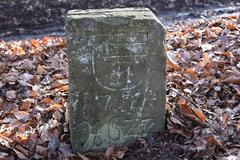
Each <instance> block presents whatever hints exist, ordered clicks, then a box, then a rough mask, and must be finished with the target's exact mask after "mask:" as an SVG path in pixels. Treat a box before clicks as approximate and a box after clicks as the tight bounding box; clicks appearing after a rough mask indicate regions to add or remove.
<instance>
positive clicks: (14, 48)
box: [10, 44, 25, 55]
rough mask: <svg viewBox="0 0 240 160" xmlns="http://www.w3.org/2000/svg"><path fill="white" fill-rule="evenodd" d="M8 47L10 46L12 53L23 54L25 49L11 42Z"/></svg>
mask: <svg viewBox="0 0 240 160" xmlns="http://www.w3.org/2000/svg"><path fill="white" fill-rule="evenodd" d="M10 47H11V51H12V53H13V54H14V55H24V54H25V50H24V49H23V48H22V47H21V46H18V45H14V44H11V45H10Z"/></svg>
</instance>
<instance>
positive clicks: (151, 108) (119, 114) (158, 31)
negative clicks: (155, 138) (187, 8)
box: [66, 8, 166, 152]
mask: <svg viewBox="0 0 240 160" xmlns="http://www.w3.org/2000/svg"><path fill="white" fill-rule="evenodd" d="M66 33H67V40H68V51H69V55H68V56H69V86H70V88H69V116H70V137H71V143H72V148H73V151H74V152H86V151H89V150H104V149H107V148H108V147H110V146H129V145H133V144H134V143H135V142H136V140H137V138H139V137H146V136H149V135H150V134H151V133H154V132H159V131H163V130H164V126H165V109H164V106H165V101H166V93H165V91H166V89H165V84H166V53H165V45H164V38H165V29H164V28H163V26H162V24H161V23H160V22H159V20H158V19H157V18H156V16H155V15H154V14H153V13H152V12H151V11H150V10H149V9H147V8H124V9H123V8H122V9H96V10H71V11H69V12H68V14H67V19H66Z"/></svg>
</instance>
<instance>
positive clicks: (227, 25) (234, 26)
mask: <svg viewBox="0 0 240 160" xmlns="http://www.w3.org/2000/svg"><path fill="white" fill-rule="evenodd" d="M226 27H227V29H229V30H235V29H236V28H237V27H236V25H235V24H234V23H232V22H229V21H228V22H226Z"/></svg>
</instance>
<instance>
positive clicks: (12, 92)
mask: <svg viewBox="0 0 240 160" xmlns="http://www.w3.org/2000/svg"><path fill="white" fill-rule="evenodd" d="M6 98H7V99H8V100H10V101H11V100H14V99H16V98H17V95H16V91H15V90H10V91H7V92H6Z"/></svg>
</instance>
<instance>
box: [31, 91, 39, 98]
mask: <svg viewBox="0 0 240 160" xmlns="http://www.w3.org/2000/svg"><path fill="white" fill-rule="evenodd" d="M29 96H30V97H32V98H37V97H38V96H39V94H38V92H37V91H30V95H29Z"/></svg>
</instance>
